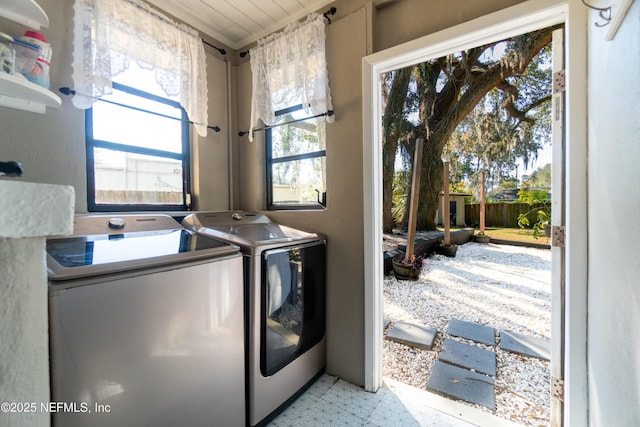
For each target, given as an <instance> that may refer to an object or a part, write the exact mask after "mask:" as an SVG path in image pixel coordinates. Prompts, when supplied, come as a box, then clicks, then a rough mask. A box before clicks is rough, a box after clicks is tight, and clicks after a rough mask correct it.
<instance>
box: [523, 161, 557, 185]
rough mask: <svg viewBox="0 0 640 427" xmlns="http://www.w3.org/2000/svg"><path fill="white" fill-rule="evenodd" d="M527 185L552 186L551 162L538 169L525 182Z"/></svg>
mask: <svg viewBox="0 0 640 427" xmlns="http://www.w3.org/2000/svg"><path fill="white" fill-rule="evenodd" d="M524 186H525V187H531V188H536V187H537V188H550V187H551V163H547V164H546V165H544V166H542V167H540V168H538V169H536V170H535V171H533V173H532V174H531V175H530V176H529V179H527V180H526V182H525V183H524Z"/></svg>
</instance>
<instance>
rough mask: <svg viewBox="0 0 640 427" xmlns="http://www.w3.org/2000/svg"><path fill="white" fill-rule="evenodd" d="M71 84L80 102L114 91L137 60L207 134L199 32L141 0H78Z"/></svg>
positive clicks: (201, 132)
mask: <svg viewBox="0 0 640 427" xmlns="http://www.w3.org/2000/svg"><path fill="white" fill-rule="evenodd" d="M74 13H75V17H74V40H73V64H72V66H73V75H72V77H73V84H74V86H75V90H76V92H77V93H78V94H79V95H76V96H75V97H74V98H73V104H74V105H75V106H76V107H78V108H89V107H91V105H93V103H94V102H95V101H96V98H100V97H101V96H102V95H105V94H110V93H111V92H112V86H111V78H112V77H113V76H116V75H118V74H119V73H121V72H123V71H124V70H126V69H127V68H128V67H129V64H130V61H136V62H137V63H138V65H139V66H140V67H141V68H145V69H150V70H154V72H155V77H156V82H157V83H158V84H159V85H160V87H161V88H162V89H163V90H164V92H165V93H166V94H167V96H168V97H171V98H174V99H177V100H178V102H180V105H181V106H182V107H183V108H184V109H185V111H186V112H187V115H188V116H189V119H190V120H191V121H192V122H194V123H196V124H195V128H196V131H197V132H198V134H199V135H201V136H205V135H206V134H207V121H208V118H207V69H206V58H205V53H204V47H203V46H202V42H201V40H200V37H199V36H198V33H197V32H196V31H195V30H194V29H192V28H189V27H187V26H185V25H182V24H178V23H176V22H173V21H171V20H170V19H169V18H167V17H166V16H164V15H162V14H160V13H158V12H157V11H155V10H153V9H151V8H150V7H149V6H147V5H146V4H145V3H143V2H142V1H141V0H76V1H75V4H74Z"/></svg>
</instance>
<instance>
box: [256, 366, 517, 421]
mask: <svg viewBox="0 0 640 427" xmlns="http://www.w3.org/2000/svg"><path fill="white" fill-rule="evenodd" d="M274 426H277V427H285V426H331V427H334V426H371V427H375V426H381V427H391V426H398V427H405V426H428V427H448V426H450V427H473V426H491V427H494V426H515V424H513V423H511V422H508V421H505V420H502V419H500V418H497V417H495V416H493V415H491V414H489V413H487V412H484V411H480V410H478V409H475V408H471V407H469V406H467V405H463V404H461V403H459V402H456V401H453V400H450V399H446V398H444V397H441V396H438V395H436V394H433V393H429V392H427V391H424V390H420V389H417V388H414V387H411V386H408V385H406V384H402V383H399V382H397V381H394V380H391V379H385V380H384V386H383V387H382V388H381V389H380V390H378V392H377V393H368V392H366V391H364V390H363V389H362V388H361V387H358V386H355V385H353V384H350V383H348V382H346V381H344V380H341V379H338V378H336V377H332V376H330V375H326V374H325V375H323V376H322V377H320V378H319V379H318V381H316V382H315V383H314V384H313V385H312V386H311V387H310V388H309V389H308V390H307V391H306V392H305V393H304V394H303V395H302V396H300V397H299V398H298V399H297V400H296V401H295V402H293V403H292V404H291V406H289V407H288V408H287V409H286V410H285V411H284V412H283V413H281V414H280V415H279V416H278V417H277V418H275V419H274V420H273V421H272V422H271V424H269V427H274Z"/></svg>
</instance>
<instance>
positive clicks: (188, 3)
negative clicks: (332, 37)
mask: <svg viewBox="0 0 640 427" xmlns="http://www.w3.org/2000/svg"><path fill="white" fill-rule="evenodd" d="M147 1H148V2H149V3H150V4H152V5H154V6H156V7H158V8H159V9H162V10H164V11H165V12H167V13H169V14H171V15H173V16H175V17H176V18H178V19H180V20H182V21H184V22H186V23H188V24H189V25H191V26H192V27H194V28H196V29H197V30H199V31H200V32H202V33H205V34H207V35H209V36H211V37H213V38H214V39H216V40H218V41H220V42H221V43H224V44H226V45H227V46H229V47H230V48H232V49H235V50H238V49H241V48H244V47H247V46H248V45H250V44H252V43H253V42H255V41H256V40H258V39H259V38H262V37H265V36H267V35H269V34H271V33H273V32H275V31H278V30H280V29H282V28H283V27H285V26H286V25H288V24H289V23H291V22H294V21H296V20H299V19H302V18H304V17H305V16H306V15H308V14H309V13H312V12H320V13H323V12H325V10H323V8H325V7H326V9H327V10H328V9H329V6H328V5H329V4H330V3H332V2H333V0H147Z"/></svg>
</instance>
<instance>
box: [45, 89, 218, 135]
mask: <svg viewBox="0 0 640 427" xmlns="http://www.w3.org/2000/svg"><path fill="white" fill-rule="evenodd" d="M58 90H59V91H60V92H61V93H63V94H65V95H80V96H86V97H87V98H91V99H95V100H96V101H102V102H106V103H108V104H113V105H117V106H118V107H124V108H129V109H130V110H135V111H140V112H142V113H149V114H153V115H154V116H159V117H164V118H165V119H171V120H177V121H179V122H184V123H189V124H191V125H199V124H200V123H195V122H192V121H191V120H182V119H180V118H178V117H172V116H168V115H166V114H162V113H157V112H155V111H149V110H145V109H144V108H138V107H134V106H133V105H127V104H121V103H120V102H115V101H110V100H108V99H102V98H97V97H95V96H89V95H83V94H79V93H77V92H76V91H75V90H73V89H71V88H69V87H61V88H59V89H58ZM207 129H211V130H212V131H214V132H220V130H221V129H220V126H209V125H207Z"/></svg>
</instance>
